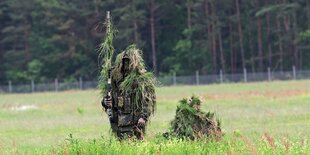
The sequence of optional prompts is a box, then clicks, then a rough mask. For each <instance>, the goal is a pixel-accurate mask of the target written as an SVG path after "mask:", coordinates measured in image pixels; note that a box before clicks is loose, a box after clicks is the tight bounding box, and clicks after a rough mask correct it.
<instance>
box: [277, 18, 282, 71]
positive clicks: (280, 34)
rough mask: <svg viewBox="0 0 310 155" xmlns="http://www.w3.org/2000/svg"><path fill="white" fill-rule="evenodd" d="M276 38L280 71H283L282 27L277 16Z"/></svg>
mask: <svg viewBox="0 0 310 155" xmlns="http://www.w3.org/2000/svg"><path fill="white" fill-rule="evenodd" d="M277 28H278V38H279V56H280V71H281V72H283V43H282V29H281V22H280V19H279V18H277Z"/></svg>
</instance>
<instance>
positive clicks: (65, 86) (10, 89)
mask: <svg viewBox="0 0 310 155" xmlns="http://www.w3.org/2000/svg"><path fill="white" fill-rule="evenodd" d="M301 79H310V71H296V70H295V68H294V67H293V70H292V71H285V72H271V71H270V69H268V72H259V73H257V72H256V73H248V72H247V70H246V69H244V71H243V73H239V74H223V73H222V71H220V72H219V74H213V75H200V74H199V72H196V73H195V74H194V75H188V76H181V75H177V74H175V73H174V74H173V75H171V76H164V77H158V78H157V81H158V85H159V86H173V85H207V84H215V83H236V82H259V81H275V80H301ZM96 88H97V81H96V80H90V81H84V80H83V79H82V78H79V79H78V80H76V81H75V82H65V81H59V80H58V79H55V80H54V81H48V82H36V81H29V83H27V84H14V83H13V82H12V81H8V83H7V85H0V93H31V92H47V91H56V92H57V91H64V90H85V89H96Z"/></svg>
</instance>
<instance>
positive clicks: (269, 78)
mask: <svg viewBox="0 0 310 155" xmlns="http://www.w3.org/2000/svg"><path fill="white" fill-rule="evenodd" d="M268 81H269V82H270V81H271V70H270V67H268Z"/></svg>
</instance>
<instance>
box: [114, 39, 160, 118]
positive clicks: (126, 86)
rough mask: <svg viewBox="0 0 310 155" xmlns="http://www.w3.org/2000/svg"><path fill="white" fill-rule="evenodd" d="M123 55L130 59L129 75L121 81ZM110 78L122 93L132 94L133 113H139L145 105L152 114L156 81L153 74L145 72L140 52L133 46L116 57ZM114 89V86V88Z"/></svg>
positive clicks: (154, 104) (154, 103)
mask: <svg viewBox="0 0 310 155" xmlns="http://www.w3.org/2000/svg"><path fill="white" fill-rule="evenodd" d="M125 53H126V55H127V57H128V58H129V59H130V62H129V74H128V75H127V76H126V77H125V78H124V79H123V75H122V73H121V69H122V58H123V57H124V54H125ZM112 78H113V81H115V83H120V85H119V87H118V89H120V90H122V91H124V92H125V91H127V93H129V94H134V96H133V98H132V102H133V103H134V106H135V107H134V109H135V111H141V108H142V109H144V107H143V106H146V105H147V106H148V107H147V108H148V110H149V111H150V112H151V113H152V114H154V111H155V106H156V96H155V83H156V80H155V77H154V75H153V73H151V72H147V71H146V69H145V64H144V61H143V58H142V51H141V50H139V49H138V48H136V46H135V45H130V46H128V47H127V48H126V49H125V51H123V52H122V53H120V54H118V55H117V57H116V60H115V65H114V68H113V70H112ZM133 84H134V85H135V86H133ZM116 87H117V86H114V88H116Z"/></svg>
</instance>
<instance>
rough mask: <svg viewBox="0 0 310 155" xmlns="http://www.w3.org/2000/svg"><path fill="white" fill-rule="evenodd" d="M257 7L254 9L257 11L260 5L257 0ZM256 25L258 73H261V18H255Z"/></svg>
mask: <svg viewBox="0 0 310 155" xmlns="http://www.w3.org/2000/svg"><path fill="white" fill-rule="evenodd" d="M256 2H257V5H256V9H259V7H260V4H259V0H257V1H256ZM256 25H257V44H258V46H257V47H258V60H259V61H258V68H259V71H260V72H261V71H263V66H264V64H263V41H262V40H263V39H262V19H261V17H257V20H256Z"/></svg>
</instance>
